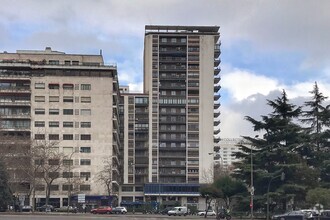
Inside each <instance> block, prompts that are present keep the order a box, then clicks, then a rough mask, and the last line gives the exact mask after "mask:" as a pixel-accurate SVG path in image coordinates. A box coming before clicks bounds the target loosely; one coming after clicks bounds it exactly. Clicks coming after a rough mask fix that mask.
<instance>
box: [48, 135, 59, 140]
mask: <svg viewBox="0 0 330 220" xmlns="http://www.w3.org/2000/svg"><path fill="white" fill-rule="evenodd" d="M48 139H49V140H59V139H60V135H58V134H50V135H49V137H48Z"/></svg>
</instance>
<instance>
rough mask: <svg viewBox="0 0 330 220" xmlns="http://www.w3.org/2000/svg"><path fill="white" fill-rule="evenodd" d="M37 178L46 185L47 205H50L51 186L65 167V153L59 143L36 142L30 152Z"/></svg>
mask: <svg viewBox="0 0 330 220" xmlns="http://www.w3.org/2000/svg"><path fill="white" fill-rule="evenodd" d="M30 156H31V160H32V166H33V167H34V169H35V172H36V173H35V176H36V177H37V178H41V179H42V180H43V182H44V183H45V184H46V205H48V202H49V198H50V194H51V189H52V188H51V186H52V184H53V182H54V181H55V180H56V179H58V178H60V175H59V172H60V170H61V168H62V165H63V158H64V155H63V153H60V152H59V148H58V142H51V141H45V140H43V141H39V140H35V142H34V145H33V146H32V149H31V152H30Z"/></svg>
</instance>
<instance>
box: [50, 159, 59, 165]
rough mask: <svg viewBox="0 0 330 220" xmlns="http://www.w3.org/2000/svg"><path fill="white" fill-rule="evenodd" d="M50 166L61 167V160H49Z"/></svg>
mask: <svg viewBox="0 0 330 220" xmlns="http://www.w3.org/2000/svg"><path fill="white" fill-rule="evenodd" d="M48 164H49V165H59V164H60V160H59V159H49V160H48Z"/></svg>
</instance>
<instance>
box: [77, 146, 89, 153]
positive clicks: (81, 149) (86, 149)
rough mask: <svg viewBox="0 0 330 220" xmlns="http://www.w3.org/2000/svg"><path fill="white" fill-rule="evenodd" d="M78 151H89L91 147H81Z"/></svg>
mask: <svg viewBox="0 0 330 220" xmlns="http://www.w3.org/2000/svg"><path fill="white" fill-rule="evenodd" d="M80 152H81V153H90V152H91V147H81V148H80Z"/></svg>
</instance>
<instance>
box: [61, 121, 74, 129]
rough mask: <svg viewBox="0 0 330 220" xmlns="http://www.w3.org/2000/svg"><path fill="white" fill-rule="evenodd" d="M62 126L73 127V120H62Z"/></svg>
mask: <svg viewBox="0 0 330 220" xmlns="http://www.w3.org/2000/svg"><path fill="white" fill-rule="evenodd" d="M63 127H64V128H73V122H72V121H64V122H63Z"/></svg>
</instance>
